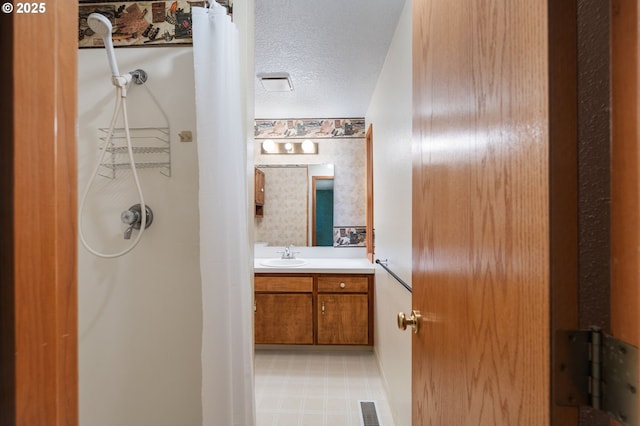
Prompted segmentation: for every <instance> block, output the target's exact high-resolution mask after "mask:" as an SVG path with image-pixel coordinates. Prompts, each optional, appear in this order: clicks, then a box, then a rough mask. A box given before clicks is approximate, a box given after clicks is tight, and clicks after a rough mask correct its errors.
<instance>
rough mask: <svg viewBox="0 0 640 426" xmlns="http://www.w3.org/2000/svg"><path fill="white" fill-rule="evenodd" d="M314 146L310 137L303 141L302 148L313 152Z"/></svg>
mask: <svg viewBox="0 0 640 426" xmlns="http://www.w3.org/2000/svg"><path fill="white" fill-rule="evenodd" d="M313 148H314V145H313V142H311V141H310V140H309V139H305V140H303V141H302V150H303V151H304V152H306V153H307V154H308V153H311V152H313V151H314V149H313Z"/></svg>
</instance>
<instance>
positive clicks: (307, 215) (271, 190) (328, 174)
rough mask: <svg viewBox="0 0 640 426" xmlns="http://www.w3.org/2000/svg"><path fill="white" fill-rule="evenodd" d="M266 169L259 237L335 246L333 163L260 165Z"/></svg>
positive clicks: (279, 242)
mask: <svg viewBox="0 0 640 426" xmlns="http://www.w3.org/2000/svg"><path fill="white" fill-rule="evenodd" d="M257 168H258V169H260V170H261V171H262V172H264V209H263V216H262V217H261V218H258V219H256V228H255V240H256V242H259V243H267V244H268V245H270V246H285V245H289V244H293V245H295V246H310V245H314V246H332V245H333V212H334V202H333V200H334V165H333V164H309V165H307V164H286V165H285V164H281V165H258V166H257Z"/></svg>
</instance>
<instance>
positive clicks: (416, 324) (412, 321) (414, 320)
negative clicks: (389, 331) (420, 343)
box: [398, 311, 422, 334]
mask: <svg viewBox="0 0 640 426" xmlns="http://www.w3.org/2000/svg"><path fill="white" fill-rule="evenodd" d="M421 319H422V315H420V311H412V312H411V316H410V317H409V318H407V315H406V314H405V313H404V312H400V313H399V314H398V328H399V329H400V330H406V329H407V326H410V327H411V329H412V330H413V332H414V334H418V331H420V320H421Z"/></svg>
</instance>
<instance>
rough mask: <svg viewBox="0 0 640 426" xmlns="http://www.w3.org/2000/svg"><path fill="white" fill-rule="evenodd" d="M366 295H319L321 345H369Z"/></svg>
mask: <svg viewBox="0 0 640 426" xmlns="http://www.w3.org/2000/svg"><path fill="white" fill-rule="evenodd" d="M368 300H369V296H368V295H367V294H330V293H328V294H318V309H317V312H318V344H319V345H366V344H368V343H369V303H368Z"/></svg>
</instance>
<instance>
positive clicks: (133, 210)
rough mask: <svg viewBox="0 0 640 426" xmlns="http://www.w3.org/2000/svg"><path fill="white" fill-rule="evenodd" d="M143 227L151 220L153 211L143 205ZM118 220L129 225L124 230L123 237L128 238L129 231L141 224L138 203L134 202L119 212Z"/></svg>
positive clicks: (129, 236)
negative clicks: (144, 215) (144, 214)
mask: <svg viewBox="0 0 640 426" xmlns="http://www.w3.org/2000/svg"><path fill="white" fill-rule="evenodd" d="M145 212H146V217H145V226H144V227H145V229H146V228H148V227H149V226H150V225H151V223H152V222H153V212H152V211H151V207H149V206H147V205H145ZM120 220H122V223H124V224H126V225H129V227H128V228H127V229H126V231H124V239H125V240H128V239H130V238H131V233H132V232H133V230H134V229H140V227H141V226H142V208H141V207H140V204H135V205H133V206H131V207H129V209H128V210H125V211H123V212H122V213H121V214H120Z"/></svg>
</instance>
